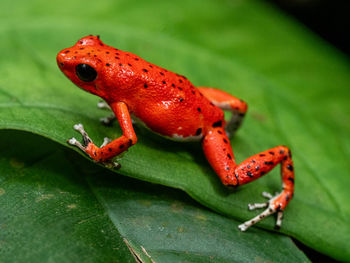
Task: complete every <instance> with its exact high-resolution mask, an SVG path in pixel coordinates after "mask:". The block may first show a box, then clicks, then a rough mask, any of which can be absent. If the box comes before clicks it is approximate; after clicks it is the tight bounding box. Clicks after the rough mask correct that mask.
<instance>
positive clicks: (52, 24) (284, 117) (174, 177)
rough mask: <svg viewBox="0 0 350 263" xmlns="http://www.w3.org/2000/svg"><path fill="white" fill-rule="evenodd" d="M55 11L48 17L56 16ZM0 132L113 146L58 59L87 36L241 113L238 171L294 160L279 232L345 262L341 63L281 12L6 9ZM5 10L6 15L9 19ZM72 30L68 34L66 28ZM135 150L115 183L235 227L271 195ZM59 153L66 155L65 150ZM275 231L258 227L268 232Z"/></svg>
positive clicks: (175, 152) (141, 146) (167, 150)
mask: <svg viewBox="0 0 350 263" xmlns="http://www.w3.org/2000/svg"><path fill="white" fill-rule="evenodd" d="M53 5H54V6H53ZM3 6H4V8H2V11H0V12H2V13H1V16H0V17H1V18H0V19H1V22H2V26H1V30H2V32H3V35H4V36H6V37H5V38H4V39H3V40H2V43H1V48H2V50H3V51H4V52H3V54H2V56H1V57H0V65H1V69H0V106H1V111H0V128H3V129H6V128H12V129H20V130H26V131H30V132H34V133H37V134H40V135H42V136H45V137H48V138H50V139H52V140H55V141H57V142H59V143H61V144H63V145H66V143H65V141H66V139H67V138H70V137H72V136H73V135H74V136H76V133H75V132H74V131H73V129H72V126H73V124H75V123H78V122H81V123H83V124H84V125H85V127H86V129H87V131H88V132H89V134H90V135H91V137H92V138H93V139H94V140H95V141H96V143H97V144H99V143H101V142H102V138H103V137H104V136H109V137H111V138H116V137H118V136H119V135H120V134H121V132H120V129H119V128H118V127H117V126H116V127H113V128H105V127H102V126H101V125H100V124H99V122H98V118H99V117H102V116H104V115H105V114H107V113H105V112H102V111H100V110H98V109H96V108H95V105H96V102H97V100H98V99H97V98H96V97H93V96H92V95H89V94H87V93H84V92H83V91H81V90H80V89H78V88H76V87H74V86H73V84H71V83H70V82H69V81H68V80H67V79H65V77H64V76H63V75H62V74H61V73H60V72H59V70H58V69H57V66H56V65H55V55H56V53H57V52H58V51H59V50H60V49H62V48H65V47H67V46H71V45H73V44H74V43H75V41H76V40H77V39H79V38H80V37H82V36H84V35H87V34H91V33H93V34H101V36H102V39H103V40H104V41H105V42H106V43H107V44H110V45H113V46H116V47H118V48H120V49H123V50H128V51H131V52H134V53H136V54H138V55H141V56H142V57H144V58H145V59H147V60H149V61H151V62H153V63H156V64H159V65H161V66H164V67H166V68H168V69H170V70H173V71H176V72H179V73H181V74H184V75H186V76H187V77H188V78H189V79H190V80H192V81H193V83H194V84H195V85H203V86H215V87H218V88H221V89H223V90H226V91H228V92H230V93H232V94H235V95H236V96H239V97H241V98H243V99H244V100H246V101H247V102H248V103H249V107H250V108H249V113H248V115H247V118H246V120H245V123H244V125H243V127H242V129H241V130H240V131H239V132H238V134H237V136H236V137H235V138H234V139H233V140H232V141H231V143H232V145H233V146H234V151H235V155H236V157H237V159H238V160H239V161H242V160H244V159H245V158H247V157H249V156H251V155H252V154H255V153H257V152H260V151H263V150H266V149H268V148H271V147H273V146H276V145H279V144H285V145H288V146H290V147H291V148H292V150H293V158H294V160H295V169H296V192H295V198H294V200H293V201H292V202H291V204H290V206H289V207H288V209H287V210H286V213H285V219H284V222H283V227H282V229H281V231H280V232H282V233H285V234H288V235H291V236H293V237H295V238H297V239H298V240H300V241H301V242H303V243H304V244H306V245H308V246H310V247H312V248H314V249H316V250H318V251H321V252H322V253H325V254H327V255H330V256H332V257H334V258H337V259H340V260H350V251H349V249H348V246H347V244H348V240H349V237H350V224H349V219H348V218H349V214H350V206H348V205H347V200H349V198H350V193H349V191H348V190H347V189H348V187H349V182H348V171H349V168H350V167H349V163H348V158H349V155H350V143H349V140H348V133H349V128H350V127H349V123H350V121H349V116H350V114H349V113H350V109H349V107H350V106H349V103H348V102H347V100H348V97H349V89H348V88H347V87H348V86H349V84H350V74H349V73H350V72H349V63H348V61H346V60H345V59H344V58H343V57H342V56H341V54H339V53H337V52H336V51H335V50H333V49H331V48H330V47H329V46H327V45H326V44H325V43H324V42H322V41H321V40H320V39H318V38H317V37H315V36H313V35H312V34H311V33H310V32H308V31H307V30H306V29H304V28H302V27H301V26H300V25H297V24H296V23H295V22H293V21H291V20H290V19H287V18H285V17H284V16H283V15H281V14H280V13H279V12H278V11H276V10H273V9H272V8H271V7H269V6H267V5H264V4H262V3H260V2H258V1H226V2H222V1H212V0H206V1H190V2H188V1H183V2H181V1H180V2H177V3H176V4H175V3H172V2H167V1H155V0H154V1H146V2H143V1H137V2H130V1H117V2H113V3H112V2H108V1H99V2H96V3H91V4H89V5H87V4H84V3H82V2H79V1H75V2H71V1H70V2H68V1H66V2H65V1H61V2H59V3H54V4H53V3H50V5H49V4H48V3H46V2H44V1H30V2H25V1H23V2H22V3H21V4H18V5H16V6H14V5H12V2H10V1H8V2H6V1H5V3H3ZM7 6H8V7H9V8H6V7H7ZM72 25H73V26H72ZM136 132H137V135H138V138H139V142H138V144H137V145H136V146H134V147H133V148H132V149H130V150H129V152H128V153H127V154H125V155H124V157H123V159H122V160H121V161H120V162H121V164H122V169H121V170H120V171H119V172H120V173H121V174H124V175H128V176H131V177H134V178H138V179H141V180H146V181H150V182H155V183H160V184H164V185H167V186H172V187H175V188H179V189H183V190H184V191H186V192H187V193H189V194H190V195H191V196H192V197H193V198H194V199H196V200H198V201H199V202H201V203H202V204H204V205H206V206H208V207H210V208H212V209H214V210H216V211H219V212H221V213H224V214H226V215H229V216H232V217H234V218H236V219H239V220H240V221H243V220H246V219H248V218H250V217H252V216H253V213H252V212H249V211H247V208H246V205H247V203H250V202H255V201H262V200H263V198H262V197H261V196H260V193H261V192H262V191H270V192H275V191H279V190H280V188H281V186H280V179H279V175H278V171H277V170H278V169H275V171H273V172H272V173H270V174H269V175H267V176H265V177H264V178H261V179H259V180H257V181H256V182H254V183H251V184H249V185H246V186H244V187H242V188H240V189H239V190H237V191H229V190H227V189H225V188H224V187H223V186H222V185H221V184H220V181H219V180H218V179H217V177H216V175H215V174H214V173H213V172H212V170H211V168H210V167H209V165H208V164H207V162H206V161H205V158H204V156H203V154H202V152H201V149H200V146H199V145H197V144H176V143H173V142H169V141H166V140H164V139H161V138H157V137H155V136H153V135H151V134H150V133H149V132H147V131H145V130H143V129H142V128H137V129H136ZM66 146H67V145H66ZM273 224H274V219H273V218H269V219H267V220H265V221H264V222H262V223H261V224H260V226H262V227H264V228H268V229H272V228H273Z"/></svg>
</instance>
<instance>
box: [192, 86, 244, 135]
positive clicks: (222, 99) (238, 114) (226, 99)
mask: <svg viewBox="0 0 350 263" xmlns="http://www.w3.org/2000/svg"><path fill="white" fill-rule="evenodd" d="M198 90H199V91H200V92H201V93H202V94H203V95H204V96H205V97H206V98H207V99H208V100H210V101H211V102H212V103H213V104H214V105H215V106H217V107H219V108H220V109H222V110H226V111H231V112H232V115H231V119H230V120H229V121H228V122H227V123H226V125H225V131H226V134H227V135H228V137H232V136H233V135H234V133H235V132H236V131H237V129H238V128H239V127H240V126H241V124H242V121H243V118H244V116H245V113H246V112H247V109H248V106H247V103H245V102H244V101H243V100H241V99H238V98H236V97H234V96H232V95H231V94H229V93H227V92H225V91H222V90H219V89H214V88H207V87H198Z"/></svg>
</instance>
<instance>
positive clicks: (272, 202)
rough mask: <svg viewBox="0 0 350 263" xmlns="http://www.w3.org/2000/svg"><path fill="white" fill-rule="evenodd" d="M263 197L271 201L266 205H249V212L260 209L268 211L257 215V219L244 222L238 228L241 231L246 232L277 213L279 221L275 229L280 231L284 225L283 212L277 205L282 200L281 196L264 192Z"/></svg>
mask: <svg viewBox="0 0 350 263" xmlns="http://www.w3.org/2000/svg"><path fill="white" fill-rule="evenodd" d="M262 195H263V196H264V197H266V198H268V199H269V201H267V202H265V203H254V204H248V209H249V210H255V209H259V208H265V207H267V208H266V210H264V211H263V212H262V213H260V214H259V215H257V216H256V217H254V218H252V219H250V220H248V221H246V222H244V223H243V224H240V225H239V226H238V228H239V229H240V230H241V231H246V230H247V229H248V228H249V227H251V226H252V225H254V224H256V223H258V222H260V221H261V220H263V219H264V218H265V217H267V216H269V215H272V214H274V213H277V220H276V225H275V228H276V229H279V228H280V227H281V225H282V218H283V211H282V210H281V209H280V205H277V203H278V202H276V201H277V199H279V198H280V196H281V194H279V193H276V195H275V196H273V195H271V194H270V193H267V192H263V193H262ZM276 205H277V206H276Z"/></svg>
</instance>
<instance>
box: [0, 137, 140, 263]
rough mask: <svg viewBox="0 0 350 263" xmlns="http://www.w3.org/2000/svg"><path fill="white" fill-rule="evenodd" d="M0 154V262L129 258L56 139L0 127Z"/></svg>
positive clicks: (109, 222) (83, 260) (124, 247)
mask: <svg viewBox="0 0 350 263" xmlns="http://www.w3.org/2000/svg"><path fill="white" fill-rule="evenodd" d="M57 149H58V150H57ZM0 156H1V158H0V226H1V227H0V261H1V262H134V259H133V256H132V255H131V254H130V252H129V250H128V248H127V246H126V244H125V243H124V242H123V238H122V236H121V235H120V233H119V232H118V230H117V229H116V228H115V226H114V225H113V223H112V222H111V221H110V218H109V217H108V215H107V213H106V212H105V210H104V208H103V207H102V206H101V204H100V203H99V202H98V200H97V199H96V196H95V195H94V194H93V193H92V192H91V190H90V188H89V186H88V184H87V182H86V181H85V180H84V176H81V175H80V174H79V173H77V171H76V170H75V168H74V165H73V164H72V163H71V162H70V161H69V160H67V159H66V158H65V155H64V152H63V151H62V149H60V148H58V147H57V145H56V144H55V143H53V142H51V141H48V140H47V139H43V138H41V137H38V136H34V135H31V134H28V135H25V134H23V133H18V132H14V131H1V132H0Z"/></svg>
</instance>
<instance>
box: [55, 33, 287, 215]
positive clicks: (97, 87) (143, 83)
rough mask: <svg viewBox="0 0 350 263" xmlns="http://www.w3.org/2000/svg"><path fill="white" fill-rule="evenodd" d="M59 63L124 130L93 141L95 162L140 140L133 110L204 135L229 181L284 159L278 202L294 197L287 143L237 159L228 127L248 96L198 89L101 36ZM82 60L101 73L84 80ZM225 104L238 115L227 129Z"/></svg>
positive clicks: (280, 206) (175, 134)
mask: <svg viewBox="0 0 350 263" xmlns="http://www.w3.org/2000/svg"><path fill="white" fill-rule="evenodd" d="M57 63H58V65H59V67H60V69H61V70H62V72H63V73H64V74H65V75H66V76H67V77H68V78H69V79H70V80H71V81H72V82H73V83H75V84H76V85H77V86H79V87H81V88H82V89H84V90H86V91H88V92H90V93H93V94H95V95H97V96H99V97H101V98H102V99H104V100H105V101H106V102H107V104H108V105H109V106H110V107H111V109H112V110H113V112H114V114H115V116H116V118H117V119H118V121H119V123H120V125H121V128H122V130H123V136H121V137H120V138H118V139H116V140H114V141H112V142H111V143H109V144H107V145H106V146H104V147H102V148H98V147H97V146H96V145H94V144H93V143H92V142H90V143H88V145H87V147H86V150H85V151H86V153H87V154H89V155H90V156H91V158H93V159H94V160H95V161H97V162H104V161H107V160H110V159H111V158H113V157H115V156H116V155H118V154H120V153H121V152H123V151H125V150H127V149H128V148H129V147H130V146H131V145H133V144H135V143H136V141H137V138H136V135H135V132H134V129H133V126H132V123H131V117H130V114H132V115H134V116H135V117H137V118H138V119H139V120H141V121H142V122H143V123H144V124H145V125H146V126H147V127H148V128H150V129H151V130H152V131H154V132H156V133H158V134H160V135H162V136H166V137H170V138H177V139H179V138H181V139H184V140H186V139H198V140H201V141H202V146H203V150H204V154H205V156H206V158H207V159H208V161H209V163H210V165H211V166H212V167H213V169H214V171H215V172H216V173H217V175H218V176H219V177H220V179H221V181H222V182H223V184H224V185H228V186H238V185H243V184H246V183H249V182H251V181H254V180H255V179H257V178H259V177H260V176H262V175H263V174H266V173H268V172H269V171H270V170H271V169H272V168H274V167H275V166H276V165H277V164H279V163H281V166H282V169H281V175H282V181H283V191H282V193H281V194H280V195H279V196H278V197H277V198H275V199H274V201H273V203H272V207H273V209H275V210H276V211H282V210H284V208H285V207H286V206H287V204H288V202H289V201H290V200H291V199H292V197H293V192H294V172H293V162H292V159H291V154H290V150H289V149H288V148H287V147H285V146H278V147H275V148H272V149H270V150H267V151H265V152H262V153H260V154H257V155H254V156H252V157H250V158H248V159H246V160H245V161H243V162H242V163H240V164H238V165H237V164H236V162H235V159H234V155H233V151H232V148H231V145H230V142H229V138H228V136H227V134H226V132H230V131H231V130H235V129H237V128H238V126H239V124H240V120H241V118H243V116H244V114H245V112H246V111H247V104H246V103H245V102H243V101H242V100H240V99H237V98H235V97H233V96H232V95H230V94H228V93H226V92H223V91H220V90H217V89H213V88H205V87H198V88H196V87H195V86H194V85H193V84H192V83H191V82H190V81H189V80H187V79H186V78H185V77H184V76H181V75H178V74H176V73H173V72H171V71H168V70H166V69H164V68H161V67H159V66H156V65H154V64H151V63H149V62H147V61H145V60H143V59H142V58H140V57H138V56H136V55H134V54H132V53H129V52H125V51H121V50H118V49H115V48H113V47H110V46H107V45H105V44H104V43H103V42H102V41H101V40H100V39H99V37H95V36H87V37H84V38H82V39H81V40H79V41H78V42H77V43H76V44H75V45H74V46H73V47H70V48H67V49H64V50H62V51H61V52H60V53H59V54H58V55H57ZM78 64H88V65H89V66H91V67H93V68H94V69H95V70H96V72H97V78H96V79H95V80H93V81H90V82H86V81H82V80H81V79H80V78H79V77H78V76H77V75H76V70H75V67H76V65H78ZM222 109H224V110H230V111H232V113H233V115H234V116H236V117H237V118H238V120H237V121H233V122H232V123H231V124H232V125H231V124H228V125H227V127H226V128H227V130H226V131H225V129H224V128H225V125H226V124H227V123H226V122H225V120H224V114H223V111H222ZM232 127H233V128H232Z"/></svg>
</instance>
